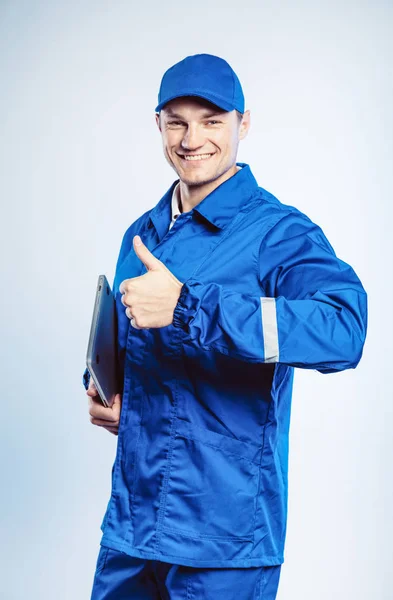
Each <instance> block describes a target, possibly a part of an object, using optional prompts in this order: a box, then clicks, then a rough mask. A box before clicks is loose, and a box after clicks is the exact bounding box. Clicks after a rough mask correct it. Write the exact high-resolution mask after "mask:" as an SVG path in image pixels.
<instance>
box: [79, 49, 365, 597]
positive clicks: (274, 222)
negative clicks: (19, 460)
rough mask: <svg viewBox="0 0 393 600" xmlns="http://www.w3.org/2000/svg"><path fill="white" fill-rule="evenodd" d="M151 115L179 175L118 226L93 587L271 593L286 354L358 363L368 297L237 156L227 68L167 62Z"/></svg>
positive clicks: (281, 487) (281, 536)
mask: <svg viewBox="0 0 393 600" xmlns="http://www.w3.org/2000/svg"><path fill="white" fill-rule="evenodd" d="M156 113H157V114H156V120H157V125H158V128H159V130H160V132H161V136H162V142H163V148H164V154H165V157H166V159H167V161H168V162H169V164H170V165H171V166H172V167H173V169H174V170H175V171H176V173H177V175H178V180H177V181H176V182H174V183H173V184H172V186H171V187H170V189H169V190H168V191H167V192H166V194H165V195H164V196H163V198H162V199H161V200H160V201H159V202H158V204H157V205H156V207H155V208H154V209H153V210H149V211H148V212H147V213H145V214H144V215H142V217H140V218H139V219H138V220H137V221H136V222H135V223H134V224H133V225H131V227H130V228H129V229H128V230H127V231H126V233H125V236H124V238H123V243H122V246H121V250H120V255H119V259H118V262H117V268H116V275H115V281H114V293H115V295H116V303H117V311H118V325H119V327H118V349H119V360H120V366H121V370H122V372H123V373H124V387H123V389H122V390H121V392H122V393H121V394H119V395H118V396H117V397H116V401H115V404H114V406H113V407H112V408H104V407H103V406H102V405H101V404H100V402H99V399H98V397H97V392H96V390H95V388H94V386H93V385H92V384H91V385H90V386H89V388H88V392H87V393H88V395H89V397H90V398H89V402H90V415H91V421H92V423H94V424H96V425H100V426H102V427H105V428H106V429H108V430H109V431H111V432H112V433H115V434H117V433H118V448H117V456H116V460H115V464H114V467H113V479H112V495H111V499H110V502H109V505H108V508H107V511H106V515H105V518H104V521H103V524H102V530H103V538H102V541H101V550H100V554H99V557H98V562H97V569H96V574H95V580H94V586H93V594H92V598H93V599H94V600H101V599H104V598H105V599H107V600H112V599H113V600H115V599H116V600H123V599H124V600H125V599H128V598H138V599H139V598H140V599H142V598H170V599H171V600H177V599H178V598H179V599H180V598H184V599H189V598H193V599H196V598H198V599H201V600H202V599H203V600H208V599H221V598H222V599H225V600H231V599H234V598H236V599H238V600H239V599H241V600H246V599H251V598H253V599H254V598H259V599H262V600H273V599H274V598H275V597H276V592H277V587H278V581H279V575H280V565H281V564H282V562H283V560H284V558H283V550H284V541H285V533H286V511H287V466H288V462H287V461H288V433H289V419H290V404H291V394H292V382H293V373H294V367H300V368H306V369H317V370H318V371H320V372H321V373H333V372H337V371H341V370H343V369H348V368H354V367H356V365H357V364H358V362H359V360H360V358H361V355H362V349H363V344H364V340H365V334H366V325H367V301H366V298H367V297H366V293H365V291H364V289H363V287H362V285H361V283H360V281H359V279H358V277H357V276H356V274H355V272H354V271H353V269H352V268H351V267H350V266H349V265H348V264H346V263H345V262H343V261H341V260H340V259H338V258H337V257H336V255H335V253H334V251H333V249H332V247H331V246H330V244H329V242H328V241H327V239H326V237H325V236H324V234H323V232H322V230H321V229H320V228H319V227H318V226H317V225H315V224H314V223H312V222H311V221H310V219H309V218H308V217H306V216H305V215H304V214H303V213H301V212H300V211H298V210H297V209H295V208H294V207H292V206H287V205H284V204H282V203H281V202H279V200H277V199H276V198H275V197H274V196H272V195H271V194H270V193H269V192H267V191H266V190H264V189H263V188H260V187H258V184H257V182H256V180H255V179H254V177H253V175H252V173H251V170H250V167H249V166H248V165H246V164H244V163H236V155H237V150H238V145H239V142H240V140H242V139H244V137H245V136H246V135H247V132H248V130H249V126H250V113H249V111H244V97H243V92H242V88H241V85H240V82H239V80H238V78H237V76H236V75H235V73H234V72H233V70H232V69H231V67H230V66H229V65H228V63H226V62H225V61H224V60H222V59H220V58H218V57H214V56H211V55H207V54H201V55H195V56H190V57H187V58H186V59H184V60H183V61H181V62H179V63H178V64H176V65H174V66H173V67H172V68H171V69H169V70H168V71H167V72H166V73H165V74H164V76H163V79H162V82H161V87H160V92H159V104H158V106H157V108H156ZM87 379H88V378H87V377H86V378H85V384H86V386H87V385H88V384H87ZM120 408H121V411H120Z"/></svg>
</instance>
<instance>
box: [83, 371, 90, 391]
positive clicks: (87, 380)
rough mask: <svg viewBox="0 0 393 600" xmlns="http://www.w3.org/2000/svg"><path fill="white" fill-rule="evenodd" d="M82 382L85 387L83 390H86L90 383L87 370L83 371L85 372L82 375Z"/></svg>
mask: <svg viewBox="0 0 393 600" xmlns="http://www.w3.org/2000/svg"><path fill="white" fill-rule="evenodd" d="M82 382H83V385H84V386H85V390H87V388H88V387H89V383H90V373H89V370H88V369H85V372H84V373H83V376H82Z"/></svg>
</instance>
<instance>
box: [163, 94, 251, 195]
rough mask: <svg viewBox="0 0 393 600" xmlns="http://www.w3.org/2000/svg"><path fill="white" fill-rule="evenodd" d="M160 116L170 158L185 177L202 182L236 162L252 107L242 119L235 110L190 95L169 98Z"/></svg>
mask: <svg viewBox="0 0 393 600" xmlns="http://www.w3.org/2000/svg"><path fill="white" fill-rule="evenodd" d="M156 120H157V125H158V127H159V129H160V131H161V135H162V142H163V148H164V154H165V157H166V159H167V161H168V162H169V164H170V165H171V166H172V167H173V168H174V170H175V171H176V173H177V174H178V176H179V179H180V180H181V181H183V182H184V183H185V184H187V185H189V186H199V185H203V184H206V183H210V182H212V181H215V180H216V179H218V178H219V177H221V176H222V175H223V174H224V173H226V172H227V171H228V170H229V169H230V168H231V167H233V166H234V165H235V163H236V155H237V149H238V146H239V141H240V140H241V139H243V138H244V137H245V136H246V134H247V131H248V127H249V111H247V112H246V113H244V116H243V119H242V121H240V119H239V117H238V114H237V113H236V111H235V110H233V111H231V112H225V111H223V110H222V109H220V108H218V107H217V106H215V105H214V104H211V103H210V102H208V101H206V100H204V99H202V98H193V97H190V96H189V97H184V98H176V99H175V100H171V101H170V102H168V103H167V104H166V105H165V107H164V108H163V109H162V110H161V113H160V116H158V115H156Z"/></svg>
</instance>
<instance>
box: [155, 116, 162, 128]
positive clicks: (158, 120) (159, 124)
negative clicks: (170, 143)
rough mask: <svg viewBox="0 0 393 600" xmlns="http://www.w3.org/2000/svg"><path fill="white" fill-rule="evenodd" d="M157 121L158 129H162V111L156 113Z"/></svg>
mask: <svg viewBox="0 0 393 600" xmlns="http://www.w3.org/2000/svg"><path fill="white" fill-rule="evenodd" d="M156 123H157V127H158V129H159V130H160V131H161V122H160V113H156Z"/></svg>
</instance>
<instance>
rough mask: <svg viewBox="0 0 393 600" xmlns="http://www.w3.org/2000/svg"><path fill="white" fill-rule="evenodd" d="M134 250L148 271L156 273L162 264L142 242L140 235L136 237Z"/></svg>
mask: <svg viewBox="0 0 393 600" xmlns="http://www.w3.org/2000/svg"><path fill="white" fill-rule="evenodd" d="M133 242H134V250H135V254H136V255H137V257H138V258H139V259H140V260H141V261H142V262H143V264H144V265H145V267H146V269H147V270H148V271H154V270H156V269H157V267H158V266H159V265H160V264H161V262H160V261H159V260H158V258H156V257H155V256H153V254H152V253H151V252H150V250H149V249H148V248H146V246H145V244H144V243H143V242H142V240H141V238H140V237H139V235H135V236H134V240H133Z"/></svg>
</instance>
